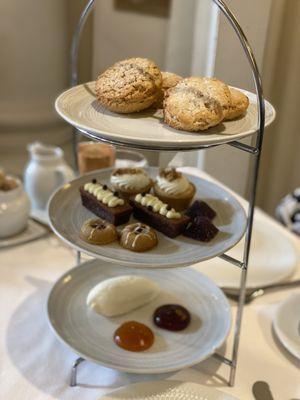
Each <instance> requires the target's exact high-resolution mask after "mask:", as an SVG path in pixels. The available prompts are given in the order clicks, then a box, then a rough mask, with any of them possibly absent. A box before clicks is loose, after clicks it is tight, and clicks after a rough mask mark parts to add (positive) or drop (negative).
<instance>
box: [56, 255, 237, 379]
mask: <svg viewBox="0 0 300 400" xmlns="http://www.w3.org/2000/svg"><path fill="white" fill-rule="evenodd" d="M138 272H139V273H138V275H140V276H144V277H147V278H150V279H152V280H153V281H154V282H156V283H157V284H158V285H159V287H160V288H161V290H162V291H161V293H160V295H159V296H158V298H157V299H155V300H154V301H153V302H151V303H150V304H147V305H146V306H144V307H141V308H139V309H137V310H135V311H133V312H131V313H129V314H126V315H124V316H120V317H114V318H105V317H102V316H100V315H99V314H96V313H95V312H94V311H93V310H91V309H90V308H88V307H87V306H86V298H87V295H88V293H89V291H90V290H91V289H92V288H93V287H94V286H95V285H96V284H98V283H99V282H101V281H103V280H105V279H107V278H111V277H115V276H120V275H132V274H137V270H136V269H124V268H122V267H117V266H114V265H113V264H108V263H105V262H102V261H100V260H94V261H91V262H88V263H86V264H82V265H81V266H80V267H77V268H74V269H72V270H70V271H69V272H67V273H66V274H65V275H64V276H62V277H61V278H60V279H59V280H58V282H57V283H56V284H55V286H54V287H53V289H52V291H51V293H50V296H49V299H48V315H49V320H50V322H51V324H52V326H53V328H54V330H55V331H56V333H57V334H58V336H59V337H60V338H61V339H62V340H63V341H64V342H65V343H66V344H67V345H69V346H70V347H71V348H72V349H73V350H74V351H75V352H76V353H78V354H79V355H81V356H82V357H84V358H86V359H88V360H91V361H94V362H97V363H99V364H102V365H104V366H106V367H109V368H114V369H117V370H121V371H127V372H132V373H141V374H142V373H145V374H156V373H164V372H170V371H176V370H179V369H182V368H186V367H189V366H191V365H194V364H198V363H199V362H200V361H202V360H204V359H205V358H207V357H209V356H210V355H212V354H213V353H214V352H215V350H216V349H218V348H219V347H220V346H221V345H222V344H223V342H224V340H225V339H226V337H227V335H228V333H229V329H230V322H231V312H230V307H229V304H228V301H227V299H226V297H225V296H224V294H223V292H222V291H221V290H220V289H219V288H218V287H217V286H216V285H215V284H214V283H213V282H212V281H211V280H210V279H208V278H206V277H204V276H203V275H202V274H200V273H199V272H197V271H194V270H192V269H190V268H187V269H185V270H182V269H180V270H178V269H172V270H161V271H158V270H153V269H147V270H142V271H141V270H139V271H138ZM170 302H171V303H179V304H181V305H183V306H185V307H186V308H187V309H188V310H189V311H190V313H191V315H192V321H191V324H190V325H189V327H188V328H187V329H185V330H184V331H181V332H177V333H176V332H170V331H166V330H163V329H159V328H157V327H156V326H155V325H154V324H153V322H152V315H153V312H154V310H155V309H156V308H157V307H158V306H160V305H163V304H167V303H170ZM131 320H135V321H139V322H142V323H144V324H146V325H148V326H149V327H150V328H151V329H152V330H153V332H154V334H155V342H154V344H153V346H152V347H151V348H150V349H149V350H147V351H144V352H141V353H133V352H129V351H126V350H123V349H121V348H120V347H118V346H117V345H116V344H115V343H114V341H113V334H114V332H115V330H116V329H117V328H118V327H119V326H120V325H121V324H122V323H123V322H125V321H131Z"/></svg>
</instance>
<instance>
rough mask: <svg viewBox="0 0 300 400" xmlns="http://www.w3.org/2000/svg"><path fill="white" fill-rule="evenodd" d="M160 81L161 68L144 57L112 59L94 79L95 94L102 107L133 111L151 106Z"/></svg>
mask: <svg viewBox="0 0 300 400" xmlns="http://www.w3.org/2000/svg"><path fill="white" fill-rule="evenodd" d="M161 85H162V77H161V73H160V70H159V69H158V67H157V66H156V65H155V63H154V62H153V61H150V60H148V59H146V58H130V59H128V60H123V61H119V62H117V63H115V64H114V65H113V66H111V67H110V68H108V69H107V70H106V71H105V72H103V74H101V75H100V76H99V77H98V79H97V81H96V88H95V89H96V94H97V98H98V100H99V102H100V103H101V104H102V105H103V107H105V108H107V109H109V110H111V111H114V112H117V113H132V112H136V111H141V110H144V109H146V108H148V107H150V106H151V105H152V104H153V103H154V102H155V101H156V99H157V97H158V95H159V92H160V89H161Z"/></svg>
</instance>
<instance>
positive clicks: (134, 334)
mask: <svg viewBox="0 0 300 400" xmlns="http://www.w3.org/2000/svg"><path fill="white" fill-rule="evenodd" d="M114 341H115V343H116V344H117V345H118V346H119V347H122V349H125V350H128V351H144V350H147V349H149V348H150V347H151V346H152V345H153V342H154V334H153V332H152V331H151V329H150V328H148V326H146V325H144V324H141V323H140V322H136V321H129V322H125V323H124V324H122V325H121V326H120V327H119V328H118V329H117V330H116V331H115V333H114Z"/></svg>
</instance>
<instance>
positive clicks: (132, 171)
mask: <svg viewBox="0 0 300 400" xmlns="http://www.w3.org/2000/svg"><path fill="white" fill-rule="evenodd" d="M110 182H111V184H112V186H113V188H114V190H116V191H118V192H119V194H120V195H121V196H122V197H124V198H126V199H129V198H130V197H132V196H135V195H136V194H138V193H148V192H149V191H150V189H151V188H152V185H153V182H152V179H151V178H150V177H149V176H148V174H147V172H146V171H144V170H143V169H142V168H118V169H116V170H115V171H114V172H113V173H112V175H111V177H110Z"/></svg>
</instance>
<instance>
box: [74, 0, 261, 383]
mask: <svg viewBox="0 0 300 400" xmlns="http://www.w3.org/2000/svg"><path fill="white" fill-rule="evenodd" d="M212 1H213V2H214V3H215V4H216V5H217V6H218V7H219V9H220V10H221V12H222V13H223V14H224V15H225V17H226V18H227V19H228V21H229V23H230V24H231V26H232V28H233V29H234V31H235V33H236V35H237V37H238V39H239V41H240V44H241V46H242V48H243V50H244V53H245V55H246V57H247V59H248V61H249V64H250V67H251V69H252V74H253V79H254V84H255V89H256V95H257V107H258V112H257V115H258V120H257V130H256V132H255V135H256V136H255V137H254V140H253V142H254V144H252V145H249V144H245V143H242V142H239V141H230V142H228V143H226V144H225V145H229V146H232V147H235V148H237V149H238V150H240V151H242V152H245V153H248V154H250V155H251V156H252V168H251V172H250V174H251V179H249V186H250V187H249V192H250V196H249V205H248V210H247V229H246V233H245V243H244V250H243V256H242V260H238V259H236V258H233V257H231V256H229V255H227V254H223V255H221V256H220V258H222V259H223V260H225V261H227V262H229V263H231V264H233V265H235V266H236V267H237V268H239V269H240V271H241V278H240V290H239V302H238V308H237V314H236V319H235V325H234V339H233V346H232V352H231V357H230V358H226V357H224V356H223V355H220V354H218V353H215V354H214V357H216V358H217V359H218V360H219V361H221V362H222V363H224V364H226V365H227V366H228V367H229V368H230V376H229V385H231V386H233V385H234V382H235V375H236V368H237V359H238V350H239V341H240V333H241V323H242V316H243V309H244V303H245V294H246V281H247V270H248V263H249V252H250V245H251V236H252V226H253V217H254V206H255V197H256V189H257V179H258V171H259V164H260V157H261V150H262V144H263V137H264V129H265V102H264V98H263V90H262V82H261V77H260V74H259V70H258V67H257V64H256V60H255V57H254V54H253V51H252V49H251V47H250V45H249V43H248V40H247V38H246V36H245V34H244V32H243V30H242V28H241V26H240V24H239V22H238V21H237V19H236V17H235V16H234V14H233V13H232V11H231V10H230V9H229V8H228V6H227V5H226V4H225V2H224V1H223V0H212ZM94 3H95V0H88V2H87V4H86V6H85V8H84V10H83V12H82V14H81V16H80V19H79V22H78V24H77V27H76V30H75V33H74V37H73V41H72V47H71V86H76V85H77V84H78V68H77V65H78V51H79V42H80V36H81V32H82V30H83V27H84V25H85V22H86V20H87V18H88V16H89V14H90V12H91V11H92V9H93V6H94ZM76 131H79V132H80V133H81V134H83V135H84V136H86V137H88V138H90V139H92V140H97V141H103V142H107V143H109V144H111V145H117V146H122V147H132V148H136V149H143V150H154V151H173V152H174V151H187V150H201V149H207V148H209V147H213V145H205V146H203V145H201V146H200V145H198V146H197V147H196V146H191V147H190V148H186V147H184V148H181V147H180V146H178V147H176V148H175V149H174V146H172V147H170V148H168V147H166V146H164V147H162V148H161V147H159V146H157V147H155V148H153V147H151V148H148V147H147V146H146V145H141V144H128V143H123V142H122V141H121V140H113V139H111V138H110V139H108V138H107V137H106V138H104V137H99V136H98V135H95V134H93V132H89V131H87V130H84V129H76ZM73 145H74V155H75V159H76V148H77V135H74V140H73ZM80 262H81V254H80V252H79V251H78V252H77V264H80ZM83 361H84V359H83V358H82V357H80V358H78V359H77V360H76V361H75V362H74V364H73V367H72V374H71V386H75V385H76V376H77V368H78V366H79V364H80V363H81V362H83Z"/></svg>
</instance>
